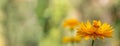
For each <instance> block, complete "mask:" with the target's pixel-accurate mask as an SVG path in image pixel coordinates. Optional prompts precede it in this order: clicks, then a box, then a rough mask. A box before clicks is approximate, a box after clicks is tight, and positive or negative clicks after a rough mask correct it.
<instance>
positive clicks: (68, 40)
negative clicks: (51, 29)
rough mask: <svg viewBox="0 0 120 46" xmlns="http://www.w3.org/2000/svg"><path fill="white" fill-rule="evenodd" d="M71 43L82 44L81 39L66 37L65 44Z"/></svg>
mask: <svg viewBox="0 0 120 46" xmlns="http://www.w3.org/2000/svg"><path fill="white" fill-rule="evenodd" d="M69 42H80V37H78V36H74V37H64V38H63V43H69Z"/></svg>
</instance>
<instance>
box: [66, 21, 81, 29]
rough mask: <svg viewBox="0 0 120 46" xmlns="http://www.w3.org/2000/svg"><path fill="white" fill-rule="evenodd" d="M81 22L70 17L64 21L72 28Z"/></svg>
mask: <svg viewBox="0 0 120 46" xmlns="http://www.w3.org/2000/svg"><path fill="white" fill-rule="evenodd" d="M78 24H79V21H78V20H77V19H69V20H66V21H65V22H64V27H69V28H71V29H73V28H75V27H76V26H77V25H78Z"/></svg>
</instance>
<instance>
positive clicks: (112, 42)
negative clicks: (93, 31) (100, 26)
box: [0, 0, 120, 46]
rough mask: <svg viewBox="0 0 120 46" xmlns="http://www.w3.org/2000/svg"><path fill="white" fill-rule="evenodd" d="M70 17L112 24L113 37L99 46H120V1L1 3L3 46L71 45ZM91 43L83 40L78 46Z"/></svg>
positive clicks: (18, 0)
mask: <svg viewBox="0 0 120 46" xmlns="http://www.w3.org/2000/svg"><path fill="white" fill-rule="evenodd" d="M69 18H77V19H79V20H80V21H81V22H82V21H86V20H94V19H97V20H101V21H102V22H107V23H109V24H111V25H112V26H113V28H114V33H113V37H112V38H109V39H105V40H96V41H95V46H120V0H0V46H71V44H70V43H68V44H64V43H62V37H63V36H65V35H68V34H69V33H68V32H69V31H67V30H66V29H64V28H63V26H62V24H63V21H64V20H65V19H69ZM90 44H91V41H90V40H81V41H80V42H79V43H77V44H76V46H90Z"/></svg>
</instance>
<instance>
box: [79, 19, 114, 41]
mask: <svg viewBox="0 0 120 46" xmlns="http://www.w3.org/2000/svg"><path fill="white" fill-rule="evenodd" d="M112 32H113V29H112V27H111V26H110V25H109V24H107V23H103V24H101V22H100V21H96V20H94V21H93V24H91V23H90V22H89V21H87V22H86V23H81V24H80V27H79V28H77V36H82V37H84V38H85V39H89V38H92V39H96V38H101V39H104V38H105V37H106V38H110V37H112Z"/></svg>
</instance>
